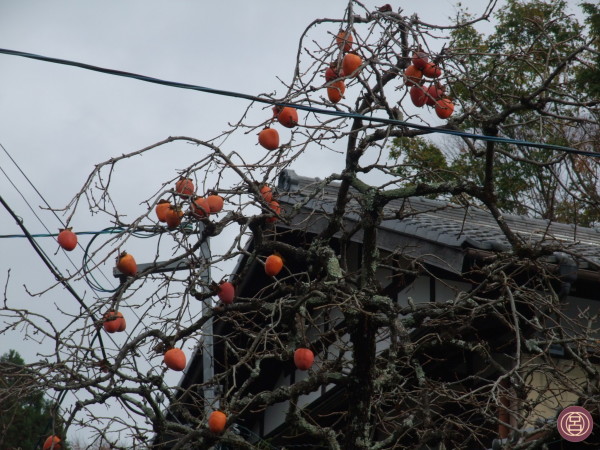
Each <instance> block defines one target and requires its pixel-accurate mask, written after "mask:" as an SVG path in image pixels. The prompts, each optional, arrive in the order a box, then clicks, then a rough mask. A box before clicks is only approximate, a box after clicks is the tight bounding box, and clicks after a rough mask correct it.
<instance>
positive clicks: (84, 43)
mask: <svg viewBox="0 0 600 450" xmlns="http://www.w3.org/2000/svg"><path fill="white" fill-rule="evenodd" d="M365 3H366V4H367V5H369V6H380V5H381V4H383V3H385V2H384V1H377V2H374V1H367V2H365ZM391 3H392V4H393V6H394V8H397V5H398V2H391ZM462 3H463V4H469V5H471V11H472V12H474V13H476V12H479V10H480V8H483V6H484V3H486V2H484V1H483V0H471V1H463V2H462ZM345 4H346V2H345V1H340V0H336V1H323V0H304V1H302V2H292V1H281V0H278V1H276V0H260V1H251V2H249V1H241V0H236V1H219V2H203V1H190V0H180V1H156V0H130V1H127V2H123V1H116V0H110V1H103V2H82V1H76V0H73V1H65V0H54V1H52V2H48V1H39V0H37V1H31V0H19V1H11V0H0V47H2V48H7V49H13V50H20V51H24V52H31V53H38V54H42V55H46V56H52V57H58V58H64V59H70V60H75V61H79V62H84V63H88V64H93V65H98V66H102V67H107V68H113V69H118V70H123V71H131V72H135V73H139V74H145V75H148V76H152V77H157V78H163V79H167V80H173V81H180V82H184V83H192V84H199V85H202V86H207V87H213V88H217V89H225V90H232V91H240V92H244V93H247V94H253V95H256V94H260V93H265V92H273V91H274V90H277V93H278V94H280V95H281V94H282V93H283V92H285V89H284V88H283V86H281V84H280V83H279V81H278V80H277V79H276V77H277V76H279V77H281V78H282V79H283V80H287V79H290V78H291V75H292V71H293V69H294V62H295V56H296V51H297V42H298V38H299V36H300V34H301V32H302V31H303V30H304V28H305V27H306V25H307V24H308V23H310V22H311V21H312V20H313V19H315V18H319V17H321V18H322V17H330V18H342V16H343V13H344V7H345ZM402 5H406V8H407V9H406V10H405V11H404V13H405V14H407V15H410V14H412V13H414V12H417V13H419V14H420V15H421V16H422V17H423V18H424V19H426V20H427V21H428V22H433V23H440V22H444V20H445V18H446V17H447V16H449V15H453V14H454V12H455V8H454V7H453V2H451V1H449V0H422V1H420V2H402ZM415 7H417V8H418V10H412V9H410V8H415ZM331 31H335V30H331ZM246 106H247V103H246V102H245V101H244V100H239V99H231V98H226V97H220V96H214V95H209V94H204V93H198V92H193V91H188V90H179V89H174V88H169V87H164V86H159V85H153V84H148V83H144V82H140V81H136V80H130V79H125V78H118V77H114V76H108V75H105V74H101V73H94V72H90V71H85V70H82V69H78V68H73V67H66V66H60V65H55V64H49V63H44V62H39V61H33V60H29V59H24V58H19V57H15V56H7V55H2V54H0V144H2V145H3V146H4V147H6V149H7V150H8V151H9V152H10V153H11V155H12V156H13V157H14V158H15V160H16V161H17V163H18V164H19V165H20V167H21V168H22V170H23V171H24V172H25V173H26V174H27V176H28V177H29V178H30V179H31V181H32V182H33V183H34V185H35V186H36V188H37V189H38V190H39V191H40V192H41V193H42V194H43V196H44V197H45V199H46V200H47V201H48V202H49V203H50V204H51V205H52V206H53V207H62V206H64V205H66V203H67V202H68V201H69V199H70V198H71V197H72V196H73V195H74V194H75V193H76V192H77V191H78V190H79V189H80V187H81V186H82V185H83V183H84V181H85V179H86V177H87V175H88V174H89V173H90V172H91V171H92V169H93V167H94V165H95V164H97V163H99V162H101V161H104V160H107V159H109V158H110V157H113V156H118V155H121V154H123V153H128V152H132V151H134V150H137V149H140V148H143V147H145V146H147V145H150V144H152V143H154V142H157V141H159V140H162V139H165V138H166V137H168V136H175V135H185V136H192V137H196V138H199V139H210V138H212V137H215V136H217V135H218V134H219V133H220V132H221V131H223V130H225V129H227V128H228V125H227V124H228V122H232V121H236V120H238V119H239V118H240V116H241V114H242V112H243V110H244V108H245V107H246ZM255 113H256V114H261V109H260V107H256V108H255ZM255 142H256V141H255V137H254V136H251V137H248V136H244V135H241V136H235V137H233V138H232V139H231V140H229V141H227V143H226V146H227V148H229V149H235V150H237V151H240V152H248V154H250V153H251V152H257V151H262V149H260V148H258V147H257V146H256V145H255ZM197 158H198V150H197V149H196V148H195V147H191V146H189V145H187V144H184V143H178V144H170V145H169V146H167V147H164V148H163V149H161V150H160V151H157V152H156V153H153V155H152V156H151V157H149V158H148V159H147V160H145V162H143V163H142V162H141V160H139V159H138V160H136V161H131V162H127V163H126V164H124V167H125V168H126V169H127V170H122V171H120V172H119V176H118V179H116V180H115V186H117V187H118V188H120V189H122V191H123V192H122V198H121V199H120V200H119V201H121V202H122V207H123V208H124V209H129V211H131V217H136V216H137V215H139V214H141V213H142V212H143V208H144V206H143V205H140V204H139V201H140V199H145V198H147V197H149V196H151V195H152V193H153V192H155V191H156V189H157V188H158V185H159V183H160V182H162V181H164V180H166V179H168V178H171V177H174V176H175V175H176V173H177V172H176V171H177V169H181V168H184V167H186V166H188V165H189V164H191V163H192V162H193V161H195V160H196V159H197ZM340 164H341V159H340V156H339V155H337V154H336V153H334V152H323V153H322V154H319V155H318V164H315V155H314V154H312V155H311V156H310V158H308V157H307V158H301V159H300V160H298V161H297V163H295V165H294V166H293V168H294V169H295V170H296V171H297V172H298V173H300V174H306V175H310V176H321V177H324V176H326V175H328V174H329V173H330V172H332V171H336V170H338V169H339V168H340V167H341V166H340ZM0 167H1V168H2V169H3V170H4V171H6V172H7V174H8V175H9V176H10V178H11V180H12V182H13V183H14V184H15V186H16V188H15V187H13V186H12V185H11V183H10V182H9V180H8V179H7V178H6V177H5V175H4V174H2V173H1V172H0V193H1V195H2V196H3V198H4V199H5V200H6V201H7V202H8V203H9V204H10V205H11V206H12V207H13V208H14V209H15V211H16V212H17V214H18V215H19V216H20V217H22V218H23V220H24V223H25V224H26V225H27V227H28V228H29V229H30V231H31V232H33V233H44V232H45V229H44V226H46V227H47V228H48V229H49V230H50V231H51V232H56V231H57V230H58V228H59V227H60V223H59V222H58V220H57V219H56V218H55V217H54V216H53V215H52V214H51V213H50V212H48V211H45V210H42V209H40V208H39V207H40V205H42V201H41V199H40V198H39V197H38V196H37V194H35V192H34V191H33V190H32V188H31V187H30V186H29V185H28V183H27V182H26V180H25V179H24V178H23V177H22V176H21V174H20V173H18V171H17V169H16V168H15V167H14V166H13V165H12V163H11V162H10V160H9V159H8V157H7V156H6V155H5V154H4V153H3V152H2V150H1V149H0ZM21 194H22V195H23V196H24V197H25V199H26V200H27V202H29V204H30V205H31V206H32V207H33V209H34V211H35V213H36V214H37V215H38V216H39V219H40V220H38V219H37V218H36V217H35V216H34V215H33V213H32V212H31V211H30V210H29V209H28V206H27V204H26V202H25V200H23V198H22V197H21ZM86 213H87V210H86V209H85V208H82V209H80V210H79V211H78V213H77V214H76V216H75V217H74V219H73V222H72V225H74V226H75V227H76V228H77V231H89V230H99V229H101V228H104V227H106V226H109V225H110V224H109V223H107V218H106V217H91V216H90V215H89V214H86ZM13 233H15V234H18V233H20V230H19V229H18V227H17V226H16V225H15V223H14V221H13V220H12V219H11V218H10V217H9V216H8V214H7V213H6V212H5V211H4V210H3V209H0V234H3V235H4V234H13ZM88 239H89V238H88V237H81V238H80V240H81V241H82V242H83V243H84V244H85V243H86V242H87V240H88ZM39 241H40V243H41V244H42V246H43V248H44V249H45V250H46V252H47V253H48V254H49V255H54V253H55V252H56V249H57V245H56V243H55V242H54V240H52V239H40V240H39ZM131 245H134V244H131ZM213 245H214V246H215V251H223V250H224V249H225V246H224V245H221V246H220V244H219V243H218V242H214V243H213ZM130 251H132V252H133V251H139V252H143V250H142V248H141V247H140V248H139V249H131V250H130ZM77 252H79V253H77ZM0 255H2V256H1V257H0V286H1V289H2V291H4V286H5V285H6V284H7V277H8V270H9V269H10V280H9V282H8V286H7V290H6V294H7V298H8V299H9V302H10V303H11V304H12V305H17V304H18V306H19V307H21V308H27V309H31V310H34V311H36V312H38V313H40V314H44V315H47V316H48V317H50V318H52V320H54V321H56V322H57V323H60V322H61V321H64V320H66V319H65V318H64V317H62V316H61V315H60V314H58V313H57V308H56V306H55V304H58V305H61V306H62V307H67V304H69V303H71V304H72V308H73V311H77V310H78V307H77V306H76V305H75V304H74V300H73V299H72V298H71V297H70V296H68V294H66V292H64V290H63V289H62V288H57V289H54V290H52V291H50V292H48V293H47V294H45V295H43V296H41V297H36V298H30V297H29V295H27V293H26V292H25V289H24V286H23V285H24V284H25V285H26V286H27V288H28V289H29V290H30V291H33V292H37V291H42V290H44V289H46V288H48V287H49V286H50V285H52V283H53V282H54V280H53V277H52V276H51V274H50V273H49V272H48V270H47V269H46V268H45V267H44V266H43V264H42V263H41V261H40V260H39V259H38V258H37V257H36V256H35V254H34V252H33V250H32V249H31V247H30V246H29V244H28V243H27V242H26V241H25V240H24V239H1V240H0ZM53 260H54V261H55V263H56V264H57V265H58V266H59V267H60V268H61V270H64V271H65V272H68V271H72V270H73V266H72V265H70V263H69V261H68V260H67V259H66V258H65V256H64V255H63V254H62V252H60V253H58V254H56V256H53ZM72 260H73V262H74V263H75V265H77V264H80V262H81V252H80V251H79V250H76V251H75V252H73V255H72ZM227 270H230V268H227V267H225V268H223V271H224V273H226V272H227ZM106 272H107V273H108V274H109V273H110V268H107V271H106ZM220 277H221V274H218V275H217V276H216V278H220ZM76 288H77V289H78V290H80V292H81V294H82V295H84V292H85V296H86V297H85V298H86V300H87V301H91V300H92V299H93V295H90V292H89V288H88V287H87V286H85V285H84V284H83V283H79V284H78V285H77V286H76ZM0 328H4V324H3V320H2V318H0ZM22 336H23V333H22V331H21V330H16V331H11V332H7V333H4V334H0V353H4V352H6V351H8V350H9V349H10V348H14V349H16V350H18V351H19V352H20V353H21V354H22V356H23V357H24V358H25V360H26V361H27V362H32V361H34V360H36V359H37V358H38V357H37V356H36V353H38V352H44V351H50V350H49V349H48V347H47V345H44V344H42V345H38V344H37V343H33V342H31V341H28V342H23V340H22ZM176 381H177V380H176V379H175V381H174V382H176ZM73 431H76V430H73Z"/></svg>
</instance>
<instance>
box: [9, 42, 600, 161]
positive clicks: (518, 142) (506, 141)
mask: <svg viewBox="0 0 600 450" xmlns="http://www.w3.org/2000/svg"><path fill="white" fill-rule="evenodd" d="M0 53H4V54H6V55H12V56H20V57H23V58H30V59H35V60H38V61H45V62H50V63H54V64H62V65H66V66H74V67H79V68H81V69H86V70H92V71H94V72H101V73H106V74H109V75H115V76H120V77H126V78H133V79H136V80H140V81H145V82H147V83H155V84H161V85H164V86H170V87H176V88H180V89H190V90H194V91H200V92H205V93H208V94H216V95H224V96H227V97H235V98H241V99H245V100H250V101H253V102H258V103H265V104H269V105H274V106H282V107H285V106H289V107H292V108H296V109H300V110H303V111H307V112H311V113H315V114H324V115H329V116H337V117H346V118H351V119H359V120H364V121H368V122H376V123H381V124H385V125H395V126H402V127H407V128H414V129H417V130H422V131H428V132H431V133H441V134H449V135H452V136H459V137H463V138H470V139H476V140H481V141H488V142H498V143H504V144H512V145H518V146H523V147H533V148H546V149H549V150H556V151H563V152H566V153H572V154H576V155H585V156H592V157H594V158H600V153H598V152H586V151H584V150H577V149H575V148H572V147H565V146H562V145H554V144H544V143H541V142H530V141H524V140H520V139H510V138H505V137H501V136H486V135H482V134H475V133H467V132H464V131H458V130H450V129H447V128H443V127H430V126H427V125H420V124H416V123H411V122H404V121H402V120H395V119H386V118H383V117H369V116H365V115H362V114H357V113H352V112H343V111H338V110H329V109H323V108H314V107H312V106H305V105H300V104H296V103H287V102H281V101H277V100H272V99H269V98H265V97H257V96H254V95H248V94H243V93H240V92H234V91H226V90H222V89H213V88H209V87H204V86H198V85H194V84H188V83H180V82H177V81H168V80H162V79H160V78H154V77H149V76H146V75H140V74H136V73H132V72H124V71H121V70H115V69H107V68H105V67H98V66H93V65H91V64H85V63H80V62H77V61H70V60H67V59H60V58H53V57H50V56H43V55H37V54H35V53H27V52H21V51H18V50H10V49H5V48H0Z"/></svg>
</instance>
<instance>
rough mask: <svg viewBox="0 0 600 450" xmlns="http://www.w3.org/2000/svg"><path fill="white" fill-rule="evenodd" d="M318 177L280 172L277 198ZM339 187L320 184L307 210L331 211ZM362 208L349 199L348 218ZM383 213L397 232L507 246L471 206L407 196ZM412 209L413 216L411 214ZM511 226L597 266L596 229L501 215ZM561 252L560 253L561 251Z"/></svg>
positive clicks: (308, 189)
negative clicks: (392, 217)
mask: <svg viewBox="0 0 600 450" xmlns="http://www.w3.org/2000/svg"><path fill="white" fill-rule="evenodd" d="M320 184H322V181H321V180H319V179H316V178H308V177H302V176H298V175H297V174H296V173H295V172H294V171H293V170H284V171H283V172H282V174H281V175H280V177H279V185H278V189H279V192H280V195H282V196H281V200H282V201H283V202H287V203H290V204H294V203H295V202H297V201H302V200H303V199H304V200H306V195H308V194H312V193H313V192H314V191H315V189H316V188H317V187H319V185H320ZM337 191H338V185H337V184H334V183H332V184H329V185H327V186H324V187H323V188H322V189H321V190H320V191H319V192H318V193H317V195H315V196H314V198H313V199H311V200H309V201H308V202H307V203H306V206H305V208H308V209H309V210H311V211H317V212H318V211H320V212H323V213H325V214H327V213H330V212H331V211H333V206H334V202H335V199H336V195H337ZM359 213H360V210H359V208H358V204H357V202H350V204H349V209H348V214H347V215H346V218H347V219H350V220H353V219H354V220H356V219H358V214H359ZM385 213H386V214H389V215H394V214H397V213H401V214H402V218H401V219H393V220H386V221H384V222H383V223H382V225H381V229H382V230H386V231H389V232H391V233H395V234H398V235H404V236H411V237H413V238H418V239H420V240H423V241H427V242H430V243H435V244H438V245H442V246H446V247H450V248H456V249H463V248H475V249H480V250H507V249H509V248H510V246H509V243H508V240H507V239H506V237H505V236H504V234H503V233H502V231H501V230H500V228H499V226H498V225H497V223H496V221H495V220H494V218H493V217H492V215H491V214H490V213H489V212H487V211H485V210H483V209H481V208H477V207H474V206H469V207H465V206H463V205H459V204H455V203H449V202H445V201H440V200H432V199H428V198H423V197H411V198H408V199H398V200H393V201H391V202H390V203H389V204H388V205H387V207H386V209H385ZM411 213H413V214H414V215H413V214H411ZM504 218H505V220H506V222H507V224H508V225H509V226H510V228H511V229H512V230H513V231H514V232H516V233H517V234H518V235H519V236H520V237H521V238H523V239H524V240H525V241H536V242H544V243H548V244H561V245H562V246H563V248H564V249H565V250H567V251H568V252H573V253H574V254H575V255H577V256H578V258H577V259H578V261H577V262H578V265H579V267H580V268H587V269H591V270H598V268H599V267H600V230H599V229H597V228H585V227H579V226H575V225H572V224H563V223H557V222H550V221H548V220H542V219H535V218H532V217H527V216H517V215H510V214H506V215H504ZM559 256H560V255H559Z"/></svg>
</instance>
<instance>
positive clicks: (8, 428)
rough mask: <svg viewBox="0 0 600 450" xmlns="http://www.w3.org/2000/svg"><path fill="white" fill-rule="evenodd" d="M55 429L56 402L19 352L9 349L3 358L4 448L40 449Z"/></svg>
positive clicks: (0, 441)
mask: <svg viewBox="0 0 600 450" xmlns="http://www.w3.org/2000/svg"><path fill="white" fill-rule="evenodd" d="M58 426H60V425H59V424H58ZM51 430H52V403H51V402H49V401H48V400H47V399H45V398H44V392H43V390H42V389H40V387H39V386H37V384H36V378H35V373H33V372H32V371H31V369H29V368H28V367H26V366H25V361H24V360H23V358H21V356H20V355H19V353H18V352H16V351H15V350H9V351H8V353H5V354H4V355H2V356H1V357H0V448H2V449H18V448H22V449H33V448H36V445H38V446H39V445H40V443H41V442H43V440H44V439H46V437H47V435H48V434H51V433H52V431H51ZM55 430H56V429H55ZM63 448H64V447H63Z"/></svg>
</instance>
